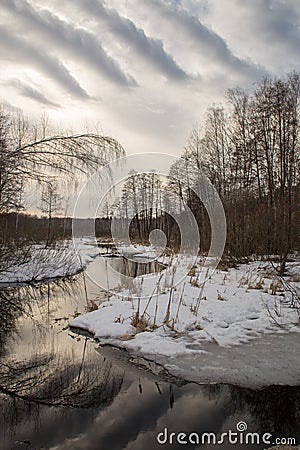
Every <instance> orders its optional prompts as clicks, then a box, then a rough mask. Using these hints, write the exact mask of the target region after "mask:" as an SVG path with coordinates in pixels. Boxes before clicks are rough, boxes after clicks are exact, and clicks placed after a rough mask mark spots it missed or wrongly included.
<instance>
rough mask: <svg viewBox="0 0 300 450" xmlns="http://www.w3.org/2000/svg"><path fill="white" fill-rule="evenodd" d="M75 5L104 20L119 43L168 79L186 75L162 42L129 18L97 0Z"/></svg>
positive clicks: (184, 77) (182, 77)
mask: <svg viewBox="0 0 300 450" xmlns="http://www.w3.org/2000/svg"><path fill="white" fill-rule="evenodd" d="M76 3H77V5H78V6H79V7H80V8H84V9H85V10H86V11H87V12H88V13H89V14H91V15H93V16H94V17H97V18H100V19H102V20H104V21H105V23H106V24H107V25H108V27H109V29H110V30H111V31H112V32H113V33H114V37H115V38H116V39H119V40H120V41H121V43H125V44H128V45H129V46H130V47H131V48H132V49H133V50H134V51H135V54H136V56H137V57H138V58H143V59H146V60H147V62H148V63H149V64H151V65H152V66H153V67H155V68H156V69H157V70H158V71H159V72H161V73H162V74H164V75H165V76H167V77H168V78H170V79H175V80H184V79H186V78H187V77H188V75H187V74H186V73H185V72H184V71H183V70H182V69H181V68H180V67H179V66H178V64H176V62H175V61H174V59H173V57H172V56H171V55H169V54H168V53H167V52H166V51H165V49H164V47H163V43H162V42H161V41H160V40H158V39H154V38H152V37H149V36H147V35H146V34H145V32H144V30H143V29H141V28H138V27H137V26H136V25H135V24H134V22H133V21H132V20H130V19H127V18H125V17H122V16H120V14H119V13H118V12H117V11H116V10H114V9H108V8H106V7H104V6H103V4H102V3H101V2H99V1H98V0H86V1H84V2H82V1H80V0H77V1H76Z"/></svg>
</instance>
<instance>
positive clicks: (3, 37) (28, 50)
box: [0, 26, 90, 99]
mask: <svg viewBox="0 0 300 450" xmlns="http://www.w3.org/2000/svg"><path fill="white" fill-rule="evenodd" d="M1 49H2V56H4V58H6V59H10V58H11V57H13V60H14V61H17V62H18V63H21V62H22V64H25V65H28V66H29V67H32V66H33V67H37V68H38V69H40V70H41V71H42V72H44V73H45V74H46V75H47V76H51V77H52V78H53V79H54V80H55V81H56V82H57V83H59V84H60V85H61V86H62V87H63V88H64V89H66V90H67V91H69V92H71V93H72V94H73V95H74V96H75V97H77V98H80V99H88V98H90V97H89V95H88V94H87V92H86V91H85V90H84V89H83V88H82V87H81V86H80V84H79V83H78V82H77V80H76V79H75V78H74V77H73V76H72V75H71V73H70V72H69V71H68V69H67V68H66V67H65V66H64V65H63V64H62V63H61V62H60V61H59V60H58V59H57V58H56V57H54V56H52V55H50V54H49V53H48V52H47V51H46V50H45V48H43V47H42V46H41V47H38V46H34V45H32V44H30V43H29V42H27V41H26V40H24V39H20V38H18V37H17V36H15V35H14V34H12V33H11V32H10V30H9V29H8V28H5V27H3V26H0V50H1Z"/></svg>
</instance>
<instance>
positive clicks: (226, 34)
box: [0, 0, 300, 155]
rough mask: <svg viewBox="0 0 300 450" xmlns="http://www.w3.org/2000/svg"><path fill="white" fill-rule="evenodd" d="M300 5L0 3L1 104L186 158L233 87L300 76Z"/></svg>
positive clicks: (294, 1) (287, 0) (188, 0)
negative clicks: (211, 111)
mask: <svg viewBox="0 0 300 450" xmlns="http://www.w3.org/2000/svg"><path fill="white" fill-rule="evenodd" d="M299 49H300V1H299V0H226V1H220V0H169V1H167V0H165V1H164V0H122V1H119V0H110V1H106V2H104V1H101V0H67V1H61V0H43V1H42V0H28V1H25V0H0V59H1V72H0V86H1V94H0V101H1V102H2V103H5V104H6V105H8V106H9V105H10V106H11V107H20V108H22V109H23V110H24V112H25V113H26V114H28V115H35V116H39V115H40V114H41V113H43V112H46V113H47V114H48V115H49V116H50V118H51V119H53V120H54V121H55V122H56V123H58V124H59V125H60V126H63V127H65V128H70V127H72V128H73V130H74V131H81V130H82V129H84V128H85V126H86V124H87V123H89V124H91V125H96V124H98V127H99V130H100V131H102V132H103V133H105V134H110V135H112V136H113V137H115V138H116V139H118V140H119V142H120V143H121V144H122V145H123V147H124V148H125V150H126V151H127V152H128V153H133V152H143V151H160V152H168V153H173V154H177V155H179V154H180V153H181V151H182V149H183V147H184V145H185V143H186V140H187V138H188V135H189V133H190V131H191V128H192V126H193V125H194V124H196V123H199V122H201V119H202V118H203V114H204V112H205V110H206V108H207V107H208V106H210V105H211V104H212V103H213V102H218V101H220V100H222V99H223V98H224V96H225V93H226V91H227V89H228V88H230V87H234V86H240V87H249V86H251V85H252V83H254V82H255V81H257V80H259V79H261V78H262V77H263V76H265V75H266V74H271V75H283V74H284V73H286V72H288V71H290V70H293V69H295V70H300V59H299V56H300V50H299Z"/></svg>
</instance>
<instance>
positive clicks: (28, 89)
mask: <svg viewBox="0 0 300 450" xmlns="http://www.w3.org/2000/svg"><path fill="white" fill-rule="evenodd" d="M7 84H8V85H9V86H13V87H15V88H16V89H17V90H18V91H19V92H20V94H21V95H23V96H24V97H28V98H31V99H32V100H35V101H37V102H39V103H41V104H42V105H45V106H50V107H53V108H60V105H58V104H57V103H54V102H52V101H51V100H49V99H48V98H47V97H46V96H45V95H44V94H43V93H42V92H40V91H39V90H37V89H36V88H34V87H32V86H30V85H29V84H26V83H24V82H22V81H20V80H17V79H12V80H9V81H8V82H7Z"/></svg>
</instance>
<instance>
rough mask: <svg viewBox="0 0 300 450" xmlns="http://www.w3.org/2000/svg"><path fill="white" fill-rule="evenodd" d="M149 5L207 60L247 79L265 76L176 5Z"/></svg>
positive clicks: (158, 2)
mask: <svg viewBox="0 0 300 450" xmlns="http://www.w3.org/2000/svg"><path fill="white" fill-rule="evenodd" d="M151 4H152V8H153V12H156V13H157V14H158V15H159V17H160V18H161V19H163V20H165V21H167V22H169V24H170V25H171V27H172V29H174V30H176V36H177V37H178V36H179V35H180V34H184V36H185V37H189V38H190V39H191V40H192V42H193V44H194V46H195V47H198V48H199V52H201V54H202V55H204V56H205V57H206V58H207V60H212V61H215V62H216V64H218V65H221V66H223V67H225V68H227V69H229V70H231V71H233V72H235V73H238V74H240V75H244V76H245V75H246V76H249V78H255V79H257V78H258V77H261V76H262V75H265V74H266V72H265V70H264V69H263V68H261V67H259V66H257V65H255V64H253V63H251V62H248V61H244V60H242V59H240V58H238V57H237V56H235V55H234V54H233V53H232V51H231V50H230V48H229V47H228V44H227V43H226V41H225V40H224V39H223V38H222V37H221V36H219V35H218V34H217V33H215V32H214V31H213V30H211V29H209V28H208V27H207V26H205V25H204V24H203V23H201V21H200V20H199V19H198V18H197V17H195V16H193V15H191V14H189V12H188V11H187V10H185V9H183V8H182V7H180V6H178V4H177V3H176V4H175V3H172V4H170V3H169V4H167V3H165V2H160V1H158V0H151ZM148 6H149V2H148ZM175 39H176V37H175Z"/></svg>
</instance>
